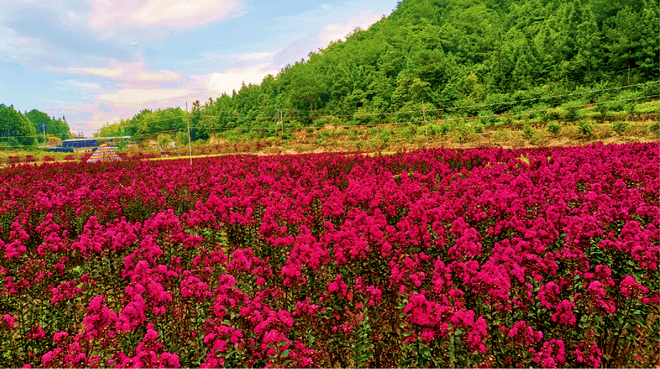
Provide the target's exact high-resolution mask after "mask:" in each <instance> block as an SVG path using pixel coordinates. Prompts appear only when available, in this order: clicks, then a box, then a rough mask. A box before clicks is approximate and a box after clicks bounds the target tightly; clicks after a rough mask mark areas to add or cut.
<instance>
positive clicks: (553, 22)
mask: <svg viewBox="0 0 660 369" xmlns="http://www.w3.org/2000/svg"><path fill="white" fill-rule="evenodd" d="M659 26H660V10H659V6H658V2H657V0H561V1H560V0H519V1H512V0H442V1H439V0H404V1H402V2H400V3H399V4H398V7H397V9H396V10H395V11H394V12H393V13H392V14H391V15H390V16H389V17H386V18H383V19H382V20H380V21H379V22H377V23H376V24H374V25H372V26H371V27H370V28H369V29H368V30H356V31H354V32H353V33H352V35H351V36H350V37H348V39H347V40H346V41H344V42H339V41H338V42H335V43H332V44H331V45H329V46H328V47H327V48H326V49H323V50H320V51H319V52H314V53H310V54H309V57H308V58H307V60H303V61H300V62H298V63H296V64H294V65H289V66H287V67H286V68H284V69H283V70H282V71H281V72H280V73H279V74H278V75H277V76H268V77H266V78H265V79H264V80H263V81H262V83H261V84H260V85H244V86H243V87H242V88H241V89H240V90H239V91H237V92H235V93H234V94H232V95H231V96H228V95H224V96H222V97H220V98H217V99H209V100H208V101H206V102H205V103H203V104H196V105H195V106H194V107H193V109H192V116H191V125H192V126H193V131H194V132H195V133H196V137H201V138H205V137H207V136H208V135H209V134H213V133H214V132H218V131H223V130H227V129H231V128H238V127H240V128H242V129H248V128H260V129H262V130H265V131H267V130H268V129H269V128H272V129H273V132H274V130H275V129H276V128H277V126H276V123H277V121H278V118H277V117H278V116H279V114H280V113H279V112H278V111H282V119H286V120H287V124H289V125H294V126H295V125H301V126H304V125H310V124H313V123H314V119H315V117H319V116H328V115H330V116H339V117H338V118H333V119H335V120H339V121H340V122H343V123H346V124H356V123H364V120H365V119H364V117H369V122H381V121H382V122H385V121H405V120H410V119H412V118H411V114H386V113H391V112H408V111H410V112H412V111H415V112H420V111H422V110H423V109H424V110H425V111H429V112H431V113H432V114H434V113H436V112H437V114H438V115H440V114H441V111H439V110H434V109H448V108H452V107H464V106H473V105H482V107H474V108H469V109H464V110H462V111H453V112H452V114H459V115H460V114H462V115H463V116H475V115H490V114H501V113H503V112H507V111H520V110H524V109H527V110H530V109H536V110H542V109H547V108H549V107H554V106H561V105H562V104H566V103H569V102H575V101H577V102H578V103H580V102H584V103H593V102H598V101H611V100H616V99H621V100H626V101H629V100H630V99H631V98H632V99H634V98H636V97H640V98H644V97H647V98H648V97H649V96H653V95H654V94H655V95H657V93H658V86H657V84H655V85H653V84H647V85H644V86H635V87H624V88H619V87H623V86H629V85H636V84H640V83H645V82H649V81H657V80H658V79H659V78H660V75H659V72H658V70H659V69H658V67H659V66H658V60H659V57H660V50H659V46H658V45H659V38H658V37H659V36H658V28H659ZM602 89H606V91H604V92H603V93H598V94H582V95H577V97H575V96H567V97H558V98H552V99H547V98H545V97H550V96H559V95H566V94H571V93H575V92H578V93H579V92H581V91H589V90H602ZM530 99H531V100H530ZM580 99H582V100H580ZM608 99H609V100H608ZM523 100H527V101H524V102H523ZM509 101H515V102H517V103H507V104H497V103H498V102H509ZM422 104H423V106H422ZM483 104H495V105H492V106H488V107H484V106H483ZM183 113H184V112H182V111H180V110H179V111H175V109H174V110H173V109H168V110H162V111H158V112H147V111H145V112H142V113H140V115H138V116H136V117H134V118H133V119H130V120H128V121H125V122H122V123H121V124H118V125H114V126H111V127H106V128H104V130H105V131H106V132H105V133H108V132H111V131H112V132H124V133H127V134H138V136H139V135H140V134H141V133H150V132H156V131H160V130H164V129H177V128H183V126H182V125H183V123H184V121H183V117H184V115H183ZM356 114H357V116H356ZM370 114H371V115H370ZM418 115H419V114H418ZM168 116H171V117H172V118H173V119H175V120H172V121H171V122H170V119H169V118H168ZM325 119H328V118H325ZM319 123H320V122H319ZM105 133H104V132H103V130H102V132H101V135H102V136H103V135H106V134H105Z"/></svg>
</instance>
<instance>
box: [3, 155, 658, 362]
mask: <svg viewBox="0 0 660 369" xmlns="http://www.w3.org/2000/svg"><path fill="white" fill-rule="evenodd" d="M659 149H660V147H659V146H658V144H657V143H652V144H627V145H611V146H603V145H592V146H588V147H570V148H541V149H521V150H504V149H476V150H449V149H434V150H427V151H418V152H410V153H405V152H404V153H399V154H396V155H391V156H380V155H377V156H374V157H369V156H362V155H345V154H320V155H298V156H282V157H256V156H249V155H236V156H228V157H215V158H206V159H199V160H196V161H195V166H194V167H192V168H191V167H190V166H189V165H188V162H187V161H185V160H183V161H181V160H172V161H143V162H141V161H122V162H116V163H101V164H87V163H77V162H73V163H47V164H43V165H40V166H38V167H34V166H28V165H22V166H14V167H9V168H5V169H2V170H0V178H1V181H0V198H1V199H2V201H1V202H0V259H1V260H2V262H1V263H0V306H1V307H2V310H1V311H2V312H1V313H0V314H1V315H2V319H0V351H1V352H0V354H1V355H0V365H1V366H3V367H22V366H24V365H30V366H51V367H52V366H57V367H128V366H132V367H136V366H137V367H146V366H150V367H155V366H161V367H179V366H185V367H219V366H226V367H238V366H250V367H258V366H271V367H272V366H278V367H328V366H342V367H349V366H351V367H363V366H369V367H395V366H396V367H401V366H406V367H417V366H436V367H449V366H461V367H477V366H478V367H493V366H499V367H501V366H507V367H529V366H535V367H537V366H542V367H576V366H580V367H584V366H589V367H599V366H654V365H660V362H659V360H660V352H659V350H658V347H660V320H659V315H660V312H659V307H660V297H659V295H658V294H659V293H660V277H659V276H660V273H659V272H658V263H659V262H660V261H659V260H658V259H659V257H660V211H659V210H660V200H659V198H660V178H659V177H658V172H659V170H660V158H659ZM521 158H524V159H525V160H522V159H521Z"/></svg>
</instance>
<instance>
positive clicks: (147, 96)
mask: <svg viewBox="0 0 660 369" xmlns="http://www.w3.org/2000/svg"><path fill="white" fill-rule="evenodd" d="M188 95H190V91H188V90H186V89H182V88H174V89H134V88H125V89H123V90H119V91H117V92H115V93H110V94H103V95H98V96H96V98H97V100H102V101H107V102H110V103H112V104H113V105H114V106H117V107H125V108H141V107H143V106H144V105H145V104H147V103H150V102H154V101H156V102H159V103H167V102H168V101H169V100H171V99H174V98H177V97H184V96H188Z"/></svg>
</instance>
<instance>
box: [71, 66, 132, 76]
mask: <svg viewBox="0 0 660 369" xmlns="http://www.w3.org/2000/svg"><path fill="white" fill-rule="evenodd" d="M69 70H70V71H72V72H74V73H80V74H91V75H93V76H101V77H109V78H119V77H121V75H122V70H121V69H109V68H69Z"/></svg>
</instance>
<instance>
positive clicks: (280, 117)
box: [277, 109, 284, 136]
mask: <svg viewBox="0 0 660 369" xmlns="http://www.w3.org/2000/svg"><path fill="white" fill-rule="evenodd" d="M277 124H281V125H282V136H284V122H283V121H282V111H281V110H280V109H277Z"/></svg>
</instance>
